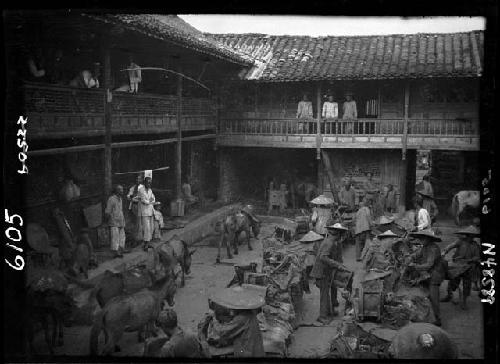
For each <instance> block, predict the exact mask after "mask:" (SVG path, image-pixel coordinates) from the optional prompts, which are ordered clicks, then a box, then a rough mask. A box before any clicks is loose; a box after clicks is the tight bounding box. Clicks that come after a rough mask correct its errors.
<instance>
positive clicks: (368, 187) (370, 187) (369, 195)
mask: <svg viewBox="0 0 500 364" xmlns="http://www.w3.org/2000/svg"><path fill="white" fill-rule="evenodd" d="M363 188H364V190H365V200H366V202H367V205H370V204H375V203H376V195H377V193H378V189H377V186H375V182H373V174H372V173H371V172H368V173H366V181H365V182H364V183H363Z"/></svg>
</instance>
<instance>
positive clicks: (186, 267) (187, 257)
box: [182, 241, 196, 274]
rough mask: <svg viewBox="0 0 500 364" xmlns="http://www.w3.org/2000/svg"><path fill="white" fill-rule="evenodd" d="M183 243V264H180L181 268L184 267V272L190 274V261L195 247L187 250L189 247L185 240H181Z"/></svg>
mask: <svg viewBox="0 0 500 364" xmlns="http://www.w3.org/2000/svg"><path fill="white" fill-rule="evenodd" d="M182 243H183V245H184V249H183V250H184V257H183V260H184V264H183V265H182V267H183V269H184V273H185V274H191V261H192V256H193V254H194V252H195V251H196V249H193V250H191V251H189V248H188V246H187V244H186V242H184V241H183V242H182Z"/></svg>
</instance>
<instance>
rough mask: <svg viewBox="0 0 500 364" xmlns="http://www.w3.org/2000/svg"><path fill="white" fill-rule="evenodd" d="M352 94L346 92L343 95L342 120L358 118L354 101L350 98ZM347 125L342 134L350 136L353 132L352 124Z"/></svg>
mask: <svg viewBox="0 0 500 364" xmlns="http://www.w3.org/2000/svg"><path fill="white" fill-rule="evenodd" d="M352 96H353V93H352V92H350V91H348V92H346V93H345V101H344V104H343V105H342V112H343V113H342V119H343V120H356V119H357V118H358V109H357V107H356V101H354V100H353V98H352ZM348 124H349V125H345V128H344V133H345V134H351V133H352V132H353V129H354V128H353V124H354V123H348Z"/></svg>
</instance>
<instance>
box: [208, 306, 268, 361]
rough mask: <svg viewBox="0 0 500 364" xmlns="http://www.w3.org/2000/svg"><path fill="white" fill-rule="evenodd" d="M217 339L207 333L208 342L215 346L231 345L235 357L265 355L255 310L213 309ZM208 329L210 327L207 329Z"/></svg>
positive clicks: (260, 356)
mask: <svg viewBox="0 0 500 364" xmlns="http://www.w3.org/2000/svg"><path fill="white" fill-rule="evenodd" d="M214 311H215V318H216V320H217V322H218V323H219V324H218V325H216V326H217V330H216V331H217V334H216V335H215V336H216V337H217V340H214V338H211V337H210V335H209V338H208V343H209V344H211V345H215V346H217V347H224V346H230V345H232V346H233V351H234V356H235V357H236V358H250V357H251V358H262V357H265V356H266V353H265V351H264V341H263V338H262V333H261V332H260V329H259V321H258V319H257V314H256V312H255V310H246V309H242V310H228V311H227V310H220V309H218V308H216V309H214ZM209 330H210V329H209Z"/></svg>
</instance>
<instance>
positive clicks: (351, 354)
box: [325, 321, 391, 359]
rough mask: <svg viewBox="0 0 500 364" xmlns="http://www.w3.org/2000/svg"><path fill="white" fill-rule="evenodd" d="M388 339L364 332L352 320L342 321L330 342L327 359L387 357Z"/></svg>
mask: <svg viewBox="0 0 500 364" xmlns="http://www.w3.org/2000/svg"><path fill="white" fill-rule="evenodd" d="M390 344H391V343H390V341H387V340H384V339H382V338H380V337H378V336H376V335H374V334H371V333H369V332H366V331H365V330H363V329H362V328H361V327H360V326H359V325H357V324H356V323H354V322H346V321H344V322H342V324H341V325H340V326H339V328H338V329H337V335H336V336H335V337H334V338H333V339H332V341H331V342H330V350H329V352H328V354H326V356H325V358H327V359H346V358H348V359H384V358H388V357H389V353H388V349H389V346H390Z"/></svg>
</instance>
